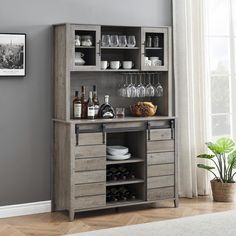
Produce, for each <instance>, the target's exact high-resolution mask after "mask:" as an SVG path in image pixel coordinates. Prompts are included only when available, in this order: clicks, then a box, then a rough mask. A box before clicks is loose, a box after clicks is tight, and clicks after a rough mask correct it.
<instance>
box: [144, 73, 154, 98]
mask: <svg viewBox="0 0 236 236" xmlns="http://www.w3.org/2000/svg"><path fill="white" fill-rule="evenodd" d="M145 94H147V96H148V97H154V96H155V88H154V87H153V85H152V84H151V73H149V74H148V84H147V86H146V88H145Z"/></svg>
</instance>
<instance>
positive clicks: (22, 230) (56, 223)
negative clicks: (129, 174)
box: [0, 197, 236, 236]
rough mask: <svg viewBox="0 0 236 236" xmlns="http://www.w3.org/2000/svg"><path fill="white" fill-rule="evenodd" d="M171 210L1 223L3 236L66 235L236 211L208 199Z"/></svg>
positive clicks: (55, 215) (185, 202)
mask: <svg viewBox="0 0 236 236" xmlns="http://www.w3.org/2000/svg"><path fill="white" fill-rule="evenodd" d="M171 206H173V203H172V202H171V203H165V204H162V205H161V206H160V208H151V207H148V206H145V207H139V208H137V207H136V208H135V209H133V208H132V209H129V210H127V209H121V210H119V212H116V211H114V210H112V211H111V210H109V211H97V212H90V213H83V214H80V215H76V218H75V220H74V222H69V221H68V215H67V213H66V212H63V213H61V212H60V213H59V212H56V213H45V214H37V215H30V216H22V217H12V218H6V219H1V220H0V236H18V235H19V236H24V235H47V236H50V235H63V234H68V233H78V232H83V231H91V230H96V229H103V228H110V227H118V226H124V225H131V224H141V223H145V222H151V221H160V220H167V219H173V218H180V217H186V216H192V215H199V214H205V213H213V212H219V211H227V210H231V209H236V205H235V204H233V203H216V202H212V200H211V199H210V198H208V197H199V198H198V199H181V200H180V205H179V207H178V208H173V207H171Z"/></svg>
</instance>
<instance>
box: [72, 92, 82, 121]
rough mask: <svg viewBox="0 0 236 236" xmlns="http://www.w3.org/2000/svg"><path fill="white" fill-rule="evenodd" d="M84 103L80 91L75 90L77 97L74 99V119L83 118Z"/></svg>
mask: <svg viewBox="0 0 236 236" xmlns="http://www.w3.org/2000/svg"><path fill="white" fill-rule="evenodd" d="M81 112H82V105H81V100H80V98H79V92H78V91H75V97H74V99H73V119H81Z"/></svg>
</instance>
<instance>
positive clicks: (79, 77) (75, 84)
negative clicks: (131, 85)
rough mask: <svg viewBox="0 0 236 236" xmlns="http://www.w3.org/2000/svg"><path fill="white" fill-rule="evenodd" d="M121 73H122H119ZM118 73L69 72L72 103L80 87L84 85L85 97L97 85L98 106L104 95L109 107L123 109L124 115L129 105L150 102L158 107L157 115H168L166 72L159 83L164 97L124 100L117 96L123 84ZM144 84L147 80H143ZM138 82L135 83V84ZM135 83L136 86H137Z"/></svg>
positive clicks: (155, 82) (128, 111)
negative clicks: (108, 97) (107, 98)
mask: <svg viewBox="0 0 236 236" xmlns="http://www.w3.org/2000/svg"><path fill="white" fill-rule="evenodd" d="M121 73H122V71H121ZM121 73H119V72H71V88H70V92H71V93H70V94H71V99H70V101H72V99H73V96H74V94H75V91H76V90H78V91H79V93H80V94H81V86H82V85H84V86H85V89H86V97H87V96H88V93H89V91H92V87H93V85H94V84H95V85H97V89H98V98H99V102H100V104H103V103H104V95H106V94H108V95H110V103H111V105H112V106H113V107H114V108H116V107H125V108H126V109H125V114H126V115H131V114H130V109H129V107H130V105H132V104H134V103H135V102H137V101H152V102H153V103H154V104H156V105H157V106H158V108H157V115H161V116H167V115H168V89H167V88H168V79H167V76H168V74H167V72H162V73H161V79H160V83H161V85H162V86H163V88H164V96H163V97H160V98H156V97H154V98H148V97H146V98H125V97H121V96H119V94H118V89H119V88H120V87H121V86H123V84H124V77H123V76H122V74H121ZM128 81H130V80H128ZM145 81H146V83H147V82H148V79H146V80H145ZM138 82H139V80H138V81H137V83H138ZM137 83H136V84H137ZM154 84H155V85H156V84H157V78H155V80H154ZM70 109H71V115H72V102H71V107H70Z"/></svg>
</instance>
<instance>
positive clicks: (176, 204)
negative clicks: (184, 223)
mask: <svg viewBox="0 0 236 236" xmlns="http://www.w3.org/2000/svg"><path fill="white" fill-rule="evenodd" d="M174 206H175V208H177V207H178V206H179V199H175V200H174Z"/></svg>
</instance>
